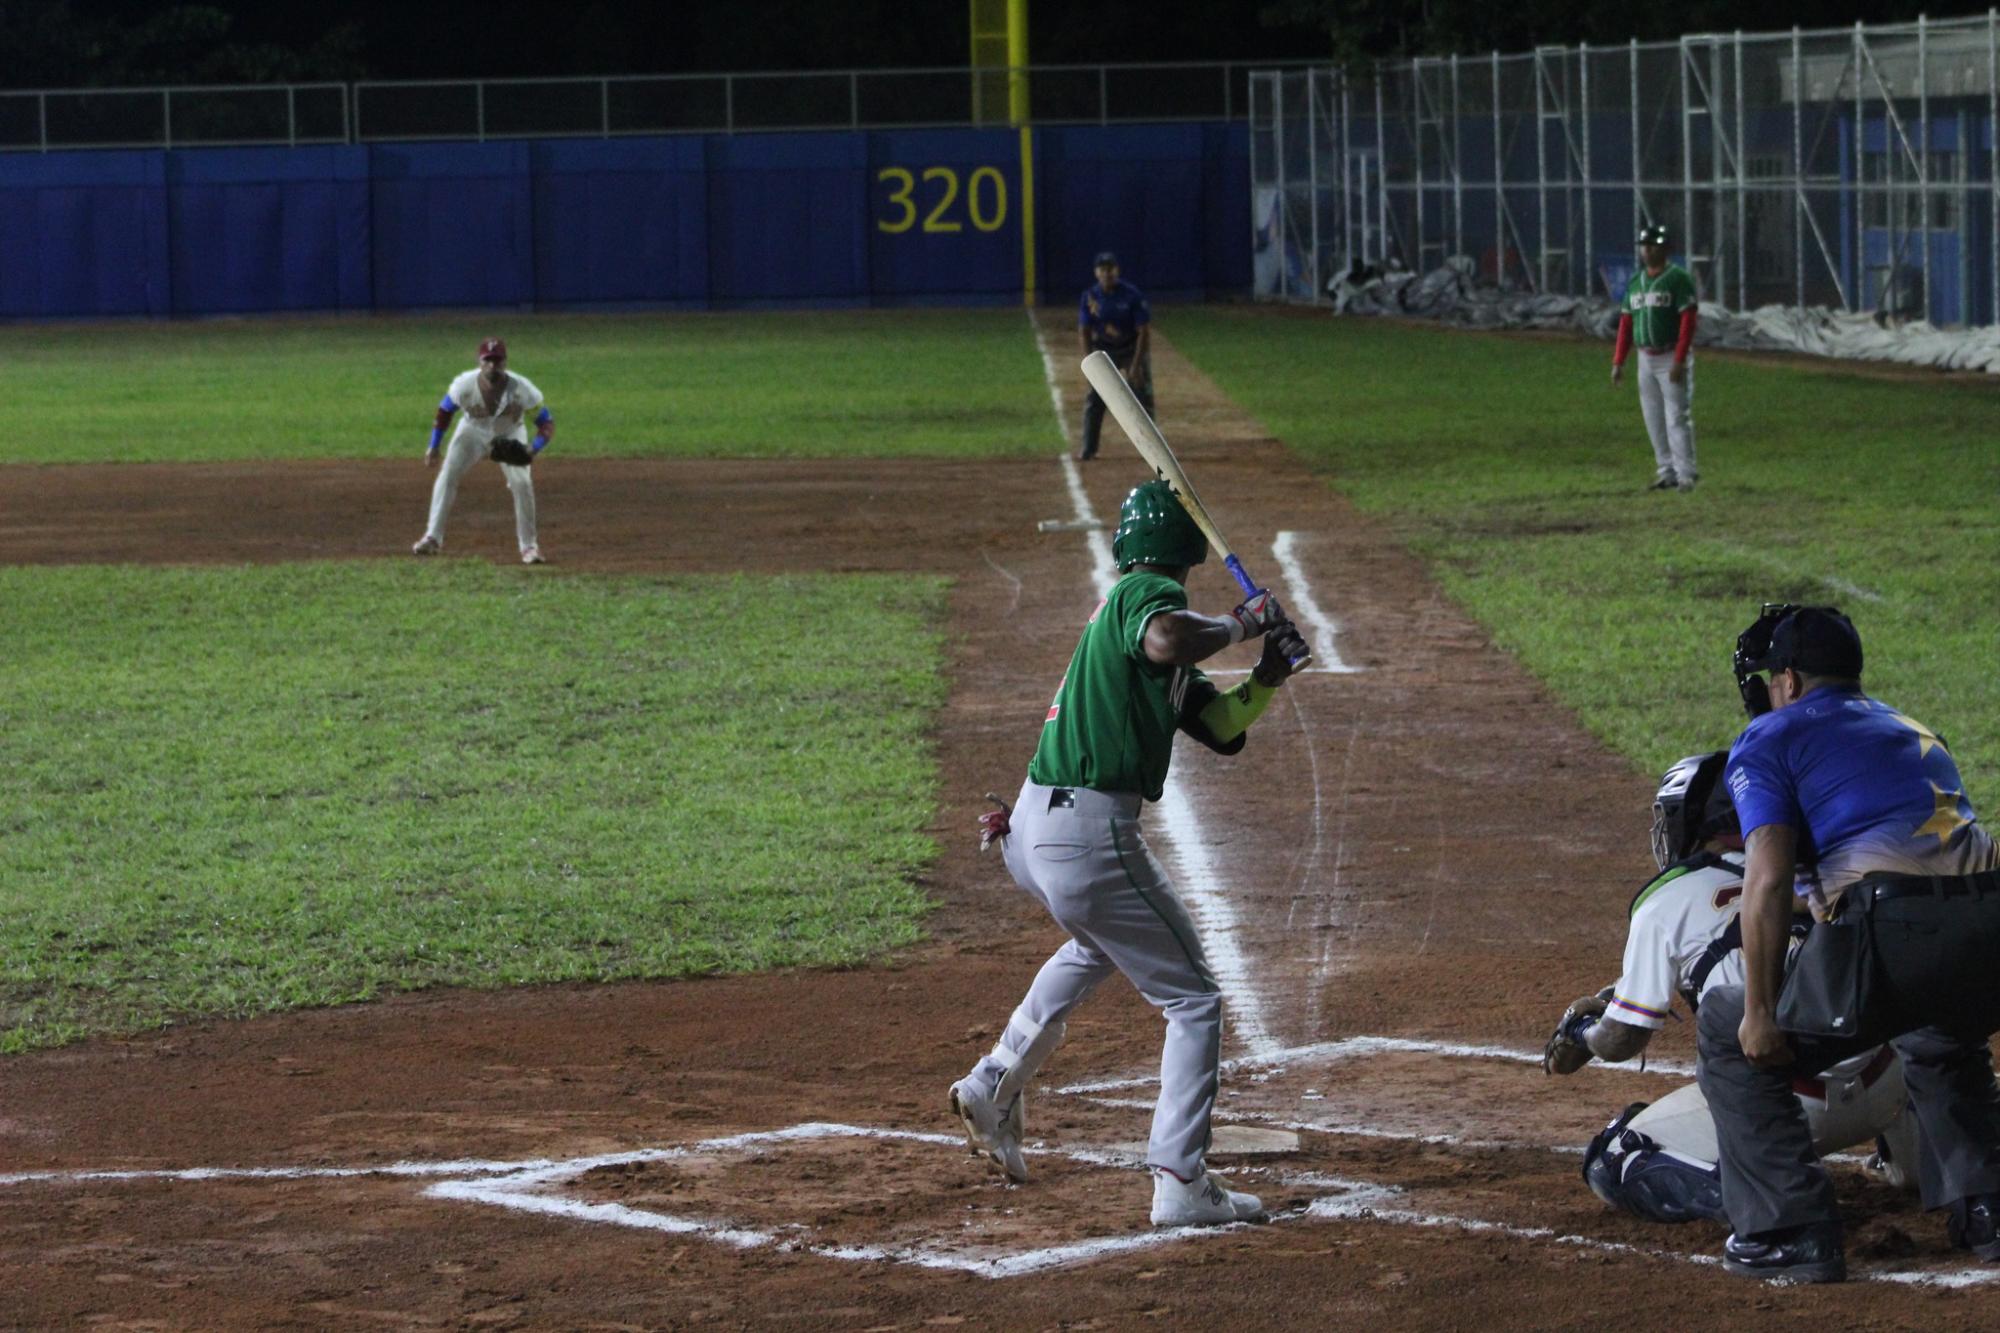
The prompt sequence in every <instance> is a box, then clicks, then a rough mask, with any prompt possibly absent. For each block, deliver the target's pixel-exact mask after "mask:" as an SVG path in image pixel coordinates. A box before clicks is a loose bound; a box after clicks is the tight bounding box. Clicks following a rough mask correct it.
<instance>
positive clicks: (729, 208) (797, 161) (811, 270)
mask: <svg viewBox="0 0 2000 1333" xmlns="http://www.w3.org/2000/svg"><path fill="white" fill-rule="evenodd" d="M708 161H709V176H708V253H709V300H710V301H711V302H712V303H713V304H715V305H721V306H730V305H745V304H765V303H770V302H784V301H808V302H810V301H836V302H850V301H852V302H860V301H865V300H867V299H868V295H869V292H868V242H867V232H866V230H865V228H866V225H867V214H868V202H867V199H868V191H867V180H866V177H867V167H868V144H867V138H866V136H865V135H861V134H854V133H842V134H760V135H748V136H745V135H733V136H732V135H724V134H713V135H709V136H708Z"/></svg>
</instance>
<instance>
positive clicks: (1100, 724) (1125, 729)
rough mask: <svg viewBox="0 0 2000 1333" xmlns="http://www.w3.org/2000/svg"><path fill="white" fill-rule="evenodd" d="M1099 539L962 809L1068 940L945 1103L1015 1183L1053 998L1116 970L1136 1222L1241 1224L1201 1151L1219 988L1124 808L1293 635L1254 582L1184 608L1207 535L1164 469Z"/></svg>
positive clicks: (1248, 1213)
mask: <svg viewBox="0 0 2000 1333" xmlns="http://www.w3.org/2000/svg"><path fill="white" fill-rule="evenodd" d="M1111 549H1112V553H1113V556H1114V557H1115V558H1116V560H1117V562H1118V569H1119V573H1120V574H1121V576H1122V577H1120V578H1119V580H1118V582H1117V583H1116V584H1114V585H1113V586H1112V588H1111V591H1110V593H1109V594H1108V595H1107V596H1106V597H1105V599H1104V601H1102V602H1101V603H1099V604H1098V607H1097V609H1096V611H1095V612H1093V613H1092V614H1091V617H1090V623H1089V624H1088V625H1087V626H1085V628H1084V631H1083V637H1082V638H1081V639H1080V640H1079V641H1078V643H1077V646H1076V651H1075V652H1074V654H1073V655H1072V656H1071V658H1070V664H1069V670H1068V672H1067V673H1066V674H1065V675H1064V676H1063V679H1062V683H1061V684H1060V685H1059V686H1057V688H1056V696H1055V701H1054V702H1053V703H1051V704H1050V705H1049V709H1048V715H1047V717H1046V718H1045V719H1044V721H1043V723H1042V734H1041V741H1040V743H1039V744H1038V745H1037V746H1036V749H1035V756H1034V759H1033V760H1032V761H1031V762H1030V763H1029V765H1028V777H1027V781H1026V782H1025V783H1023V784H1022V787H1021V794H1020V798H1019V800H1018V801H1017V802H1016V803H1015V805H1014V806H1013V808H1012V810H1011V811H1009V810H1008V809H1007V808H1006V807H1005V805H1004V803H1002V808H1001V809H1000V810H999V811H997V812H995V813H992V814H989V815H987V816H986V817H985V818H983V819H982V820H981V821H980V823H981V826H982V829H983V830H984V833H985V837H984V838H982V846H983V845H984V844H985V843H986V842H987V841H990V840H991V839H993V838H995V837H997V838H999V839H1000V841H1001V847H1002V851H1003V853H1004V855H1005V857H1006V861H1007V869H1008V870H1009V872H1011V873H1012V874H1013V876H1014V880H1015V882H1016V883H1017V884H1019V885H1020V886H1021V887H1022V888H1023V889H1025V890H1026V891H1027V892H1028V893H1030V894H1032V895H1034V897H1035V899H1036V900H1037V901H1038V902H1040V903H1041V904H1042V906H1043V907H1045V908H1046V909H1047V910H1048V912H1049V915H1050V916H1052V917H1054V918H1055V920H1056V922H1057V924H1059V925H1060V926H1062V928H1063V929H1064V930H1066V931H1068V932H1069V936H1070V938H1069V939H1068V940H1067V941H1066V942H1065V943H1064V944H1063V946H1062V947H1061V948H1060V949H1058V950H1056V952H1055V954H1054V956H1053V957H1051V958H1050V959H1049V960H1048V962H1046V963H1044V964H1043V965H1042V969H1041V971H1040V973H1038V974H1037V975H1036V977H1035V980H1034V984H1033V985H1031V986H1030V987H1029V988H1028V994H1027V997H1026V998H1025V999H1023V1000H1022V1001H1021V1003H1020V1006H1019V1007H1018V1008H1016V1009H1015V1010H1014V1013H1013V1015H1012V1016H1011V1017H1010V1018H1009V1019H1008V1020H1007V1026H1006V1029H1005V1031H1004V1032H1002V1034H1001V1037H1000V1040H999V1042H998V1044H996V1045H995V1046H994V1047H993V1050H992V1052H991V1053H990V1054H988V1055H986V1056H985V1057H983V1058H982V1059H981V1060H980V1061H979V1062H978V1063H977V1064H976V1065H974V1066H973V1068H972V1072H971V1073H969V1074H967V1075H966V1076H965V1077H964V1078H962V1079H960V1080H959V1081H958V1082H956V1083H954V1084H952V1086H951V1108H952V1112H953V1114H955V1115H957V1116H958V1117H959V1119H960V1120H961V1121H962V1122H963V1124H964V1126H965V1135H966V1142H967V1143H968V1144H969V1145H970V1146H971V1148H972V1150H973V1151H974V1152H978V1153H983V1154H985V1155H986V1156H987V1157H988V1158H990V1159H991V1160H992V1161H993V1162H994V1164H995V1165H997V1166H999V1167H1000V1168H1001V1169H1002V1170H1004V1171H1005V1172H1006V1173H1007V1175H1008V1176H1010V1177H1011V1178H1013V1179H1014V1180H1017V1181H1020V1180H1026V1179H1027V1174H1028V1172H1027V1164H1026V1161H1025V1159H1024V1158H1023V1157H1022V1153H1021V1138H1022V1135H1023V1133H1024V1131H1025V1128H1026V1115H1025V1110H1026V1103H1025V1097H1024V1092H1025V1089H1026V1088H1027V1086H1028V1083H1029V1081H1030V1080H1031V1079H1033V1078H1034V1076H1035V1073H1036V1071H1038V1070H1039V1069H1040V1068H1041V1066H1042V1064H1043V1062H1044V1061H1046V1060H1047V1059H1048V1058H1049V1055H1050V1053H1051V1052H1052V1051H1054V1050H1055V1048H1056V1046H1057V1044H1058V1043H1060V1042H1061V1040H1062V1036H1063V1023H1064V1020H1065V1019H1066V1018H1068V1016H1069V1013H1070V1011H1071V1010H1072V1009H1074V1008H1075V1007H1076V1006H1077V1005H1078V1004H1079V1003H1080V1002H1082V1000H1083V999H1084V997H1086V996H1088V995H1089V994H1090V993H1091V992H1092V991H1093V990H1095V989H1096V988H1097V986H1098V984H1099V983H1100V982H1102V981H1103V980H1104V979H1105V978H1106V977H1108V976H1110V975H1111V973H1112V972H1113V971H1114V970H1115V971H1118V972H1122V973H1123V974H1124V975H1125V978H1126V979H1127V980H1128V981H1130V982H1131V983H1132V984H1133V985H1134V986H1135V987H1137V988H1138V990H1139V993H1140V994H1141V995H1144V996H1145V997H1146V999H1147V1000H1148V1001H1150V1002H1151V1003H1152V1004H1153V1005H1155V1006H1156V1007H1158V1008H1159V1009H1160V1010H1161V1011H1162V1013H1163V1014H1164V1015H1165V1017H1166V1020H1167V1036H1166V1047H1165V1050H1164V1051H1163V1053H1162V1055H1161V1059H1160V1097H1159V1102H1158V1104H1157V1106H1156V1107H1155V1109H1154V1112H1153V1128H1152V1137H1151V1140H1150V1142H1149V1143H1148V1145H1147V1150H1146V1161H1147V1163H1148V1165H1149V1166H1150V1167H1151V1169H1152V1173H1153V1207H1152V1221H1153V1225H1155V1226H1190V1225H1194V1226H1201V1225H1212V1224H1215V1223H1223V1222H1237V1221H1243V1220H1247V1219H1250V1218H1254V1217H1258V1216H1261V1215H1262V1213H1263V1205H1262V1204H1261V1203H1260V1202H1259V1201H1258V1199H1257V1198H1256V1196H1255V1195H1251V1194H1244V1193H1241V1192H1239V1191H1236V1190H1232V1189H1229V1188H1227V1187H1226V1186H1225V1185H1223V1183H1222V1182H1221V1181H1219V1180H1218V1179H1217V1178H1216V1177H1215V1176H1213V1175H1211V1174H1210V1173H1209V1172H1208V1170H1207V1167H1206V1166H1205V1164H1204V1163H1205V1158H1206V1156H1207V1153H1208V1142H1209V1117H1210V1114H1211V1112H1212V1111H1213V1110H1214V1107H1215V1097H1216V1091H1217V1085H1218V1082H1219V1080H1220V1062H1221V1054H1222V996H1221V993H1220V990H1219V988H1218V987H1217V985H1216V981H1215V977H1214V975H1213V974H1212V973H1211V972H1210V971H1209V967H1208V961H1207V958H1206V956H1205V954H1204V953H1203V950H1202V942H1201V937H1200V935H1199V934H1198V933H1197V932H1196V930H1195V925H1194V921H1193V920H1192V918H1190V917H1189V915H1188V911H1187V909H1186V907H1184V906H1183V905H1182V903H1181V901H1180V899H1179V897H1177V896H1176V894H1175V892H1174V887H1173V885H1172V884H1171V883H1170V882H1169V881H1168V879H1167V874H1166V871H1165V870H1163V869H1162V868H1161V866H1160V863H1159V862H1158V861H1157V860H1155V859H1154V857H1153V854H1152V852H1151V851H1149V850H1148V849H1147V846H1146V840H1145V838H1144V836H1143V835H1142V834H1141V833H1140V830H1139V814H1140V810H1141V808H1142V807H1143V806H1144V804H1145V802H1147V801H1157V800H1159V799H1160V793H1161V790H1162V789H1163V787H1164V785H1165V783H1166V778H1167V766H1168V763H1169V761H1170V760H1171V758H1172V752H1173V742H1174V733H1175V732H1176V731H1184V732H1186V733H1188V734H1189V735H1190V736H1193V737H1194V738H1195V739H1196V740H1199V741H1201V742H1202V743H1203V744H1205V745H1207V746H1208V747H1209V748H1210V749H1212V750H1215V751H1217V752H1218V753H1221V754H1236V753H1237V752H1239V751H1240V750H1241V749H1242V748H1243V742H1244V732H1245V731H1246V730H1247V729H1248V728H1249V726H1250V724H1251V723H1253V722H1254V721H1256V720H1257V718H1258V717H1259V716H1260V715H1261V714H1262V713H1263V711H1264V709H1265V707H1266V706H1267V705H1269V703H1270V702H1271V698H1272V696H1273V695H1274V694H1275V693H1276V691H1277V689H1278V687H1279V686H1280V685H1282V684H1283V683H1284V682H1285V680H1286V678H1287V677H1288V676H1289V675H1290V674H1291V670H1292V668H1291V661H1292V660H1293V659H1295V658H1296V659H1303V658H1304V657H1305V655H1306V647H1305V643H1304V641H1303V640H1302V639H1301V638H1300V637H1299V634H1298V631H1297V630H1295V629H1294V628H1293V627H1292V625H1291V623H1290V622H1289V621H1287V620H1286V619H1285V618H1284V613H1283V611H1282V609H1281V608H1280V607H1279V605H1278V602H1277V599H1276V598H1274V597H1272V596H1271V595H1270V594H1269V593H1268V592H1263V593H1259V594H1258V595H1257V596H1255V597H1253V598H1251V599H1250V600H1248V601H1246V602H1244V603H1243V604H1242V605H1241V606H1238V607H1237V608H1236V609H1235V610H1233V611H1231V612H1230V613H1229V614H1227V615H1225V616H1221V617H1219V618H1210V617H1208V616H1204V615H1197V614H1196V613H1194V612H1192V611H1190V610H1188V601H1187V588H1186V584H1187V576H1188V571H1189V569H1190V568H1191V567H1192V566H1194V565H1197V564H1200V563H1201V562H1202V561H1203V560H1205V559H1206V558H1207V556H1208V542H1207V540H1206V539H1205V538H1204V537H1203V536H1202V534H1201V530H1200V529H1199V528H1197V527H1196V526H1195V524H1194V520H1193V519H1191V518H1189V517H1188V513H1187V511H1186V510H1185V509H1184V508H1182V507H1181V503H1180V501H1179V500H1178V499H1176V498H1175V496H1174V493H1173V490H1172V489H1171V488H1170V487H1169V486H1168V485H1167V483H1165V482H1164V481H1149V482H1147V483H1146V484H1144V485H1142V486H1139V487H1137V488H1136V489H1134V490H1133V491H1132V493H1131V494H1130V495H1128V496H1127V497H1126V498H1125V503H1124V505H1123V506H1122V507H1121V508H1120V510H1119V516H1118V531H1117V535H1116V537H1115V538H1114V540H1113V542H1112V547H1111ZM1259 635H1262V636H1263V637H1264V651H1263V655H1262V657H1261V658H1260V659H1259V660H1258V662H1257V665H1256V667H1255V668H1254V669H1253V670H1252V672H1251V674H1250V678H1249V679H1248V680H1246V681H1244V682H1243V684H1241V685H1239V686H1237V687H1236V688H1234V689H1232V690H1229V691H1226V692H1219V691H1217V689H1216V688H1215V686H1214V685H1212V684H1211V683H1210V682H1209V679H1208V677H1207V675H1206V674H1204V673H1203V672H1202V671H1200V670H1198V669H1197V668H1196V666H1195V664H1196V663H1197V662H1201V661H1203V660H1205V659H1207V658H1209V657H1212V656H1213V655H1214V654H1216V653H1218V652H1221V651H1222V650H1223V649H1224V648H1227V647H1229V646H1230V645H1231V644H1235V643H1241V642H1243V641H1244V640H1245V639H1249V638H1255V637H1257V636H1259ZM996 799H997V798H996Z"/></svg>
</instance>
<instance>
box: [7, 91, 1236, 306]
mask: <svg viewBox="0 0 2000 1333" xmlns="http://www.w3.org/2000/svg"><path fill="white" fill-rule="evenodd" d="M1031 133H1032V137H1033V142H1034V144H1035V145H1036V199H1035V218H1034V223H1035V249H1036V265H1035V266H1036V274H1037V283H1038V286H1039V288H1040V291H1041V293H1042V295H1043V296H1044V297H1045V298H1046V299H1051V300H1055V301H1058V302H1064V303H1067V302H1069V301H1072V300H1074V299H1075V297H1076V294H1077V292H1078V291H1080V290H1081V289H1082V288H1083V287H1084V286H1085V285H1087V284H1088V283H1089V282H1090V258H1091V256H1092V254H1094V253H1095V252H1096V251H1097V250H1099V249H1103V248H1105V247H1110V248H1113V249H1116V250H1118V251H1119V252H1120V253H1121V255H1122V256H1123V258H1124V261H1125V267H1126V272H1127V274H1128V276H1129V277H1130V278H1131V279H1132V281H1134V282H1135V283H1137V284H1138V285H1139V286H1141V287H1142V288H1144V289H1146V290H1147V291H1148V292H1150V293H1155V294H1160V295H1165V296H1168V297H1201V296H1204V295H1209V294H1218V293H1238V292H1244V291H1247V290H1248V288H1249V283H1250V245H1251V237H1250V220H1249V208H1250V198H1249V194H1250V190H1249V163H1248V133H1247V129H1246V128H1245V127H1244V126H1243V125H1241V124H1222V123H1204V124H1187V125H1128V126H1061V127H1044V128H1039V129H1036V130H1033V131H1032V132H1031ZM1020 157H1021V152H1020V134H1019V132H1018V131H1016V130H1013V129H969V128H968V129H948V130H898V131H879V130H878V131H869V132H862V131H834V132H817V133H796V134H756V135H736V136H730V135H707V136H700V135H684V136H671V137H659V138H649V139H616V140H595V139H577V140H552V141H525V140H524V141H515V142H504V143H484V144H475V143H420V144H374V145H366V146H355V145H340V146H316V147H304V148H189V149H173V150H167V151H161V150H141V151H132V152H121V151H111V152H62V153H47V154H37V155H32V156H30V155H27V154H10V155H8V156H7V157H6V158H5V159H4V161H0V228H4V234H5V235H6V236H7V237H8V240H9V242H10V245H9V255H8V262H7V263H5V264H4V265H0V317H10V318H24V319H45V318H73V317H91V316H132V315H149V316H165V315H173V314H181V315H206V314H224V313H255V312H263V311H278V310H407V309H425V308H437V307H506V306H515V307H519V306H528V305H535V306H542V307H552V308H560V307H576V306H616V305H627V306H648V305H653V306H659V305H664V306H676V307H690V308H705V307H710V306H721V307H729V306H757V307H763V306H784V305H801V306H807V305H820V306H828V305H832V306H839V305H870V304H877V305H943V304H953V303H959V304H980V305H986V304H995V303H1000V302H1010V301H1015V300H1019V299H1020V297H1021V294H1022V286H1023V283H1024V281H1025V272H1024V263H1023V253H1022V251H1023V243H1024V236H1023V230H1022V229H1023V225H1024V222H1025V221H1026V219H1025V217H1024V210H1025V208H1026V207H1027V200H1026V199H1025V197H1024V194H1023V190H1022V180H1021V161H1020Z"/></svg>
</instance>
